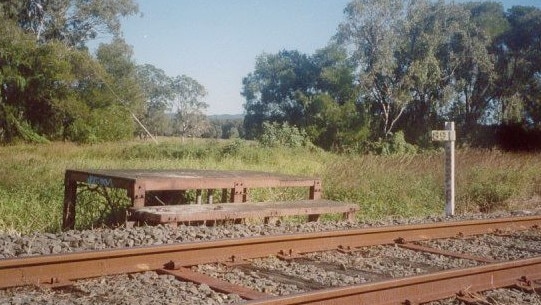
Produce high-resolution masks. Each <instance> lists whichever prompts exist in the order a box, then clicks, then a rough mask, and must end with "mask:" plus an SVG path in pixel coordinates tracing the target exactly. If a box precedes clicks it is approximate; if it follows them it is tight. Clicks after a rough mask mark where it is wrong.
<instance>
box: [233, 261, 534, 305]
mask: <svg viewBox="0 0 541 305" xmlns="http://www.w3.org/2000/svg"><path fill="white" fill-rule="evenodd" d="M525 276H527V277H528V278H532V279H540V278H541V257H535V258H529V259H522V260H516V261H510V262H503V263H493V264H489V265H484V266H479V267H471V268H464V269H457V270H448V271H442V272H436V273H430V274H425V275H418V276H413V277H405V278H399V279H394V280H386V281H382V282H375V283H368V284H359V285H355V286H348V287H343V288H330V289H323V290H317V291H314V292H309V293H301V294H295V295H291V296H285V297H274V298H267V299H262V300H255V301H249V302H247V303H244V304H246V305H267V304H268V305H270V304H272V305H292V304H319V305H323V304H329V305H330V304H360V305H362V304H370V305H372V304H378V305H391V304H396V305H398V304H401V305H403V304H420V303H426V302H430V301H435V300H441V299H445V298H450V297H454V296H456V295H457V294H458V293H459V292H461V291H466V292H468V291H471V292H479V291H484V290H489V289H495V288H501V287H510V286H514V285H518V284H519V283H521V279H523V278H524V277H525Z"/></svg>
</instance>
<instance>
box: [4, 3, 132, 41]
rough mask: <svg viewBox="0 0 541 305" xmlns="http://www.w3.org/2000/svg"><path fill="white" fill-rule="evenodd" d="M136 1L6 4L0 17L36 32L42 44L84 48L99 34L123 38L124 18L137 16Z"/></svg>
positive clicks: (26, 30) (37, 38) (29, 31)
mask: <svg viewBox="0 0 541 305" xmlns="http://www.w3.org/2000/svg"><path fill="white" fill-rule="evenodd" d="M138 11H139V9H138V6H137V4H136V3H135V2H134V1H133V0H93V1H86V0H22V1H3V2H2V3H0V14H1V15H3V17H6V18H7V19H10V20H12V21H14V22H16V23H17V24H18V25H19V26H20V27H21V28H22V29H23V30H24V31H25V32H28V33H32V35H33V36H34V37H35V38H34V39H35V40H36V41H38V42H40V43H46V42H50V41H60V42H62V43H63V44H65V45H66V46H70V47H72V46H77V47H84V45H85V43H86V42H88V41H89V40H91V39H94V38H96V37H97V36H98V34H112V35H113V36H114V37H120V35H121V31H120V17H125V16H130V15H134V14H137V12H138Z"/></svg>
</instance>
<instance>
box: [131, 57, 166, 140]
mask: <svg viewBox="0 0 541 305" xmlns="http://www.w3.org/2000/svg"><path fill="white" fill-rule="evenodd" d="M136 73H137V79H138V82H139V85H140V86H141V90H142V92H143V94H144V96H145V101H146V103H145V110H144V114H143V119H142V120H141V121H142V122H143V124H144V125H145V126H146V128H147V129H148V130H149V131H150V132H151V133H154V134H162V135H163V134H166V133H168V129H169V128H170V123H171V122H170V121H171V120H170V116H168V115H167V112H169V111H170V110H171V99H172V98H173V92H172V88H171V83H172V79H171V78H170V77H169V76H167V75H166V74H165V72H164V71H163V70H162V69H158V68H156V67H155V66H153V65H150V64H145V65H140V66H137V71H136ZM139 134H140V135H143V134H144V131H143V130H141V129H139Z"/></svg>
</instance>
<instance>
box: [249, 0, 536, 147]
mask: <svg viewBox="0 0 541 305" xmlns="http://www.w3.org/2000/svg"><path fill="white" fill-rule="evenodd" d="M344 12H345V19H344V21H343V22H342V23H341V24H340V26H339V29H338V31H337V33H336V35H335V36H334V37H332V40H331V41H332V42H331V43H330V44H329V46H327V47H325V48H322V49H320V50H317V51H316V52H315V54H313V55H307V54H302V53H301V52H298V51H296V50H283V51H280V52H278V53H276V54H261V55H260V56H259V57H258V58H257V59H256V64H255V69H254V71H253V72H251V73H249V74H248V75H247V76H246V77H245V78H244V79H243V92H242V95H243V96H244V98H245V100H246V103H245V105H244V107H245V111H246V116H245V120H244V128H245V132H246V136H247V137H248V138H261V137H262V135H264V133H265V132H264V128H265V126H266V125H265V123H269V122H271V123H277V124H286V123H287V124H288V125H287V126H288V128H290V127H289V126H295V127H297V128H299V129H301V130H304V131H305V132H306V134H307V137H308V138H309V139H310V140H311V141H312V142H313V143H315V144H316V145H318V146H320V147H323V148H325V149H337V150H349V149H353V150H366V149H369V150H374V149H375V150H381V149H382V147H392V144H393V142H400V141H401V142H404V140H406V141H407V142H409V143H413V144H415V145H416V146H418V147H430V146H431V142H430V138H429V131H430V130H431V129H441V128H442V127H443V123H444V122H445V121H455V122H456V125H457V129H458V130H459V134H460V139H461V141H462V142H463V143H467V144H469V145H487V146H491V145H495V144H497V143H498V142H499V144H501V145H502V146H503V147H504V148H510V149H512V148H535V147H537V148H540V147H541V132H540V130H541V10H540V9H538V8H535V7H525V6H515V7H512V8H510V9H509V10H508V11H504V8H503V6H502V4H500V3H498V2H492V1H486V2H469V3H449V2H448V1H429V0H416V1H407V0H406V1H404V0H354V1H352V2H351V3H349V4H348V5H347V7H346V8H345V10H344ZM518 137H521V138H518ZM404 143H405V142H404ZM390 145H391V146H390Z"/></svg>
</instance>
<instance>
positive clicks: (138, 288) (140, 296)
mask: <svg viewBox="0 0 541 305" xmlns="http://www.w3.org/2000/svg"><path fill="white" fill-rule="evenodd" d="M538 213H539V211H535V212H530V211H521V212H516V213H500V214H490V215H470V216H457V217H453V218H444V217H430V218H425V219H388V220H384V221H378V222H375V223H352V222H336V223H335V222H319V223H303V224H299V223H287V222H282V223H278V224H276V225H264V224H237V225H226V226H215V227H204V226H184V225H180V226H178V227H177V228H171V227H167V226H146V227H135V228H130V229H127V228H118V229H96V230H85V231H76V230H73V231H67V232H62V233H57V234H52V233H34V234H30V235H21V234H17V233H9V234H8V233H6V234H0V259H6V258H15V257H25V256H35V255H48V254H59V253H69V252H77V251H89V250H101V249H112V248H125V247H137V246H153V245H165V244H174V243H183V242H194V241H209V240H217V239H231V238H245V237H255V236H264V235H279V234H288V233H298V232H322V231H330V230H347V229H357V228H367V227H377V226H386V225H400V224H418V223H434V222H441V221H458V220H472V219H482V218H498V217H509V216H517V215H518V216H527V215H533V214H538ZM423 245H425V246H430V247H435V248H442V249H447V250H450V251H454V252H461V253H468V254H470V255H477V256H483V257H489V258H493V259H496V260H506V259H519V258H525V257H532V256H535V255H539V253H541V234H540V232H539V229H533V230H529V231H525V232H521V233H517V232H513V233H511V234H509V235H505V234H503V235H489V234H487V235H484V236H482V237H480V238H476V239H467V238H466V239H442V240H435V241H427V242H423ZM250 263H251V264H249V265H247V266H238V267H226V266H224V265H221V264H207V265H200V266H194V267H192V269H193V270H194V271H197V272H201V273H204V274H207V275H210V276H212V277H216V278H220V279H222V280H224V281H228V282H231V283H235V284H238V285H242V286H246V287H250V288H252V289H254V290H257V291H260V292H263V293H267V294H269V295H288V294H292V293H300V292H306V291H310V290H313V289H321V288H326V287H340V286H345V285H354V284H362V283H367V282H373V281H378V280H384V279H390V278H396V277H403V276H412V275H418V274H424V273H428V272H435V271H439V270H446V269H451V268H463V267H472V266H476V265H479V264H480V263H479V262H476V261H473V260H467V259H460V258H450V257H447V256H442V255H436V254H430V253H421V252H416V251H412V250H407V249H403V248H401V247H398V246H396V245H389V246H374V247H365V248H362V249H357V251H355V252H354V253H352V254H344V253H340V252H338V251H326V252H318V253H310V254H307V255H305V256H304V257H303V258H302V259H297V260H291V261H284V260H279V259H277V258H276V257H266V258H260V259H254V260H251V261H250ZM276 279H277V280H276ZM291 279H294V280H291ZM500 290H501V291H503V294H504V295H501V294H497V295H496V296H491V297H490V298H491V299H492V300H502V298H503V299H505V298H506V296H505V292H506V291H509V294H510V295H509V296H507V298H513V300H515V301H516V304H522V303H521V302H522V300H523V299H524V300H526V301H527V300H530V301H533V302H534V303H533V304H541V303H539V298H538V297H532V296H531V295H529V296H528V295H526V294H525V295H524V297H520V295H521V294H518V293H516V291H512V290H510V289H500ZM500 290H498V291H500ZM495 293H496V292H495ZM517 295H518V296H517ZM447 301H448V302H451V303H445V302H447ZM526 301H524V302H526ZM238 302H243V301H242V299H241V298H240V297H239V296H237V295H233V294H232V295H228V294H223V293H219V292H216V291H213V290H212V289H210V288H209V287H208V286H206V285H196V284H193V283H186V282H182V281H178V280H176V279H175V278H174V277H173V276H169V275H158V274H157V273H155V272H143V273H138V274H127V275H118V276H111V277H103V278H97V279H89V280H81V281H78V282H77V283H76V284H75V285H74V286H73V287H72V288H71V289H70V290H48V289H44V288H37V289H36V288H33V287H22V288H16V289H5V290H0V305H3V304H37V303H39V304H55V305H57V304H81V305H85V304H136V303H139V304H231V303H238ZM453 302H456V300H443V301H439V303H438V302H434V303H433V304H460V303H453ZM535 302H537V303H535ZM503 303H505V302H503ZM494 304H499V303H494ZM528 304H532V303H528Z"/></svg>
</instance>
